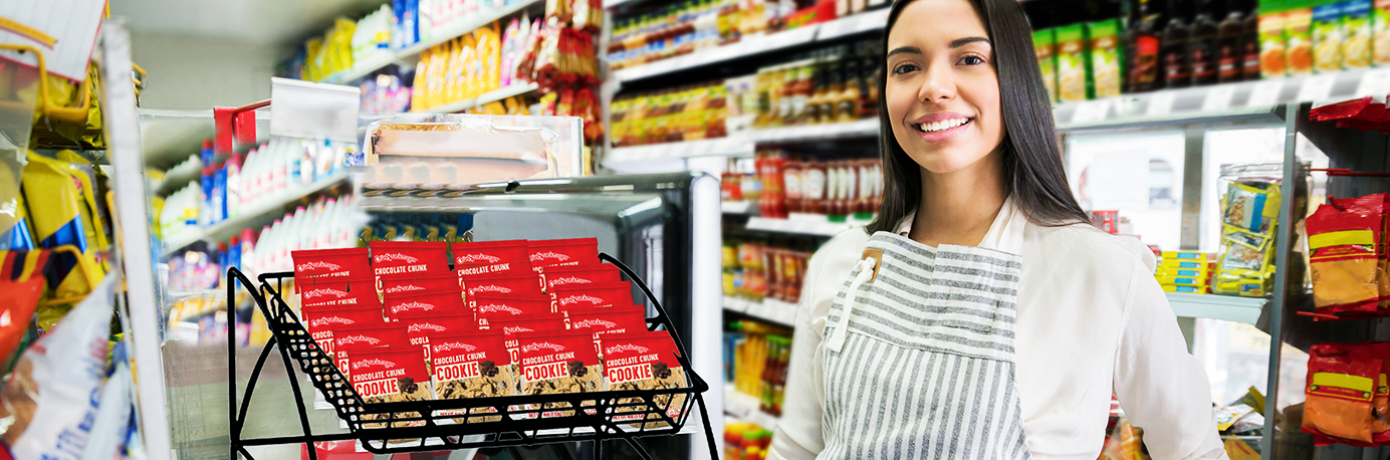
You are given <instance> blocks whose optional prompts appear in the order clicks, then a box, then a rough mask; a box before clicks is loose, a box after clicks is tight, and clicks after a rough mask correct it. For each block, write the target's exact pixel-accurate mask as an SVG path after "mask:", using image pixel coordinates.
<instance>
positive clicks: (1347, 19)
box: [1342, 0, 1373, 69]
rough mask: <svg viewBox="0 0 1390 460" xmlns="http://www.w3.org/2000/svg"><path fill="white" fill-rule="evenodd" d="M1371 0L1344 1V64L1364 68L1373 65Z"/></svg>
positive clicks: (1352, 67) (1354, 67)
mask: <svg viewBox="0 0 1390 460" xmlns="http://www.w3.org/2000/svg"><path fill="white" fill-rule="evenodd" d="M1372 34H1373V30H1372V27H1371V0H1350V1H1346V2H1342V36H1343V37H1344V38H1343V41H1342V66H1343V67H1346V68H1348V69H1364V68H1366V67H1370V66H1371V38H1372Z"/></svg>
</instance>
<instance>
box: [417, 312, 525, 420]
mask: <svg viewBox="0 0 1390 460" xmlns="http://www.w3.org/2000/svg"><path fill="white" fill-rule="evenodd" d="M511 364H512V361H511V355H510V354H508V353H507V348H506V345H504V344H503V334H502V332H501V331H497V332H484V333H477V334H467V335H442V336H436V337H434V338H433V339H432V341H431V343H430V365H431V367H432V368H433V369H434V371H433V372H432V373H431V376H432V379H433V380H432V381H431V382H432V384H433V385H434V397H435V399H473V398H491V397H497V396H512V395H515V394H516V374H515V373H513V371H512V368H513V366H512V365H511ZM495 412H496V409H494V408H492V407H477V408H471V409H468V410H467V411H464V410H447V411H437V412H436V415H445V416H449V415H464V414H465V413H471V414H480V413H482V414H487V413H495ZM498 420H501V417H500V416H485V417H470V420H469V423H478V422H495V421H498ZM454 421H455V422H458V423H462V422H463V420H462V419H457V418H456V419H454Z"/></svg>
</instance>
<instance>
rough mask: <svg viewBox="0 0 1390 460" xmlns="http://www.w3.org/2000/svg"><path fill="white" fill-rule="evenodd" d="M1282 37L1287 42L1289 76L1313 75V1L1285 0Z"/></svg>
mask: <svg viewBox="0 0 1390 460" xmlns="http://www.w3.org/2000/svg"><path fill="white" fill-rule="evenodd" d="M1287 1H1288V6H1289V9H1288V10H1287V11H1285V13H1284V36H1285V38H1286V39H1287V40H1288V51H1287V54H1286V58H1285V59H1286V60H1287V62H1288V66H1289V74H1290V75H1307V74H1310V73H1313V30H1312V26H1313V0H1287Z"/></svg>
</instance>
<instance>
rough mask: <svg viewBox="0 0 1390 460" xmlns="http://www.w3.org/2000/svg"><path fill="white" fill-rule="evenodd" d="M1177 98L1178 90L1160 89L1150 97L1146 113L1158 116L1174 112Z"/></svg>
mask: <svg viewBox="0 0 1390 460" xmlns="http://www.w3.org/2000/svg"><path fill="white" fill-rule="evenodd" d="M1174 99H1177V92H1176V91H1159V92H1157V93H1154V95H1153V97H1150V98H1149V106H1148V107H1146V108H1145V109H1144V115H1146V116H1150V117H1158V116H1163V115H1167V114H1169V113H1172V112H1173V100H1174Z"/></svg>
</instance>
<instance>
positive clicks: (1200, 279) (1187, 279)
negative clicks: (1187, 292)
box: [1158, 275, 1211, 287]
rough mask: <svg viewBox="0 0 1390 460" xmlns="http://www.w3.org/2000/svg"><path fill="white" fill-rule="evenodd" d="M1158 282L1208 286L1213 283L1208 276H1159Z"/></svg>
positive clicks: (1175, 284) (1174, 284)
mask: <svg viewBox="0 0 1390 460" xmlns="http://www.w3.org/2000/svg"><path fill="white" fill-rule="evenodd" d="M1158 284H1162V285H1173V286H1196V287H1206V286H1207V285H1209V284H1211V278H1210V277H1206V276H1171V275H1169V276H1159V277H1158Z"/></svg>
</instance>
